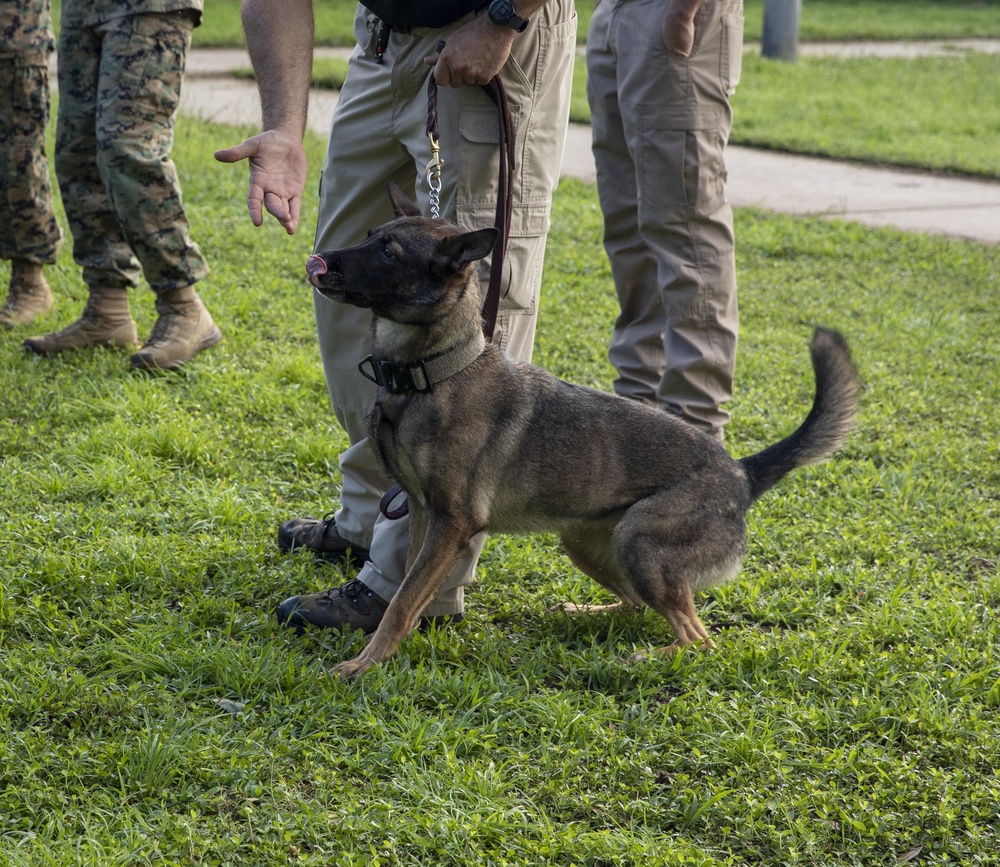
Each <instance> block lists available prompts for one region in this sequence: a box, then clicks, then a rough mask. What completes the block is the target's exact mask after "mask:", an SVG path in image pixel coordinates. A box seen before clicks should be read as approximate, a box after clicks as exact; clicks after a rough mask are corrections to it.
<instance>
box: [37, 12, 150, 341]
mask: <svg viewBox="0 0 1000 867" xmlns="http://www.w3.org/2000/svg"><path fill="white" fill-rule="evenodd" d="M102 38H103V37H102V35H101V34H100V33H99V32H98V31H97V30H95V29H93V28H83V27H72V26H64V27H63V28H62V30H61V32H60V34H59V110H58V116H57V122H56V148H55V166H56V175H57V177H58V180H59V188H60V190H61V192H62V199H63V206H64V207H65V210H66V219H67V221H68V223H69V227H70V233H71V234H72V236H73V258H74V260H75V261H76V263H77V264H78V265H79V266H80V267H81V268H82V269H83V279H84V282H85V283H86V284H87V287H88V290H89V297H88V299H87V304H86V306H85V307H84V310H83V313H82V314H81V317H80V319H79V320H77V321H76V322H74V323H73V324H71V325H69V326H68V327H66V328H64V329H62V330H61V331H57V332H54V333H52V334H46V335H43V336H39V337H29V338H28V339H27V340H25V341H24V345H25V347H26V348H27V349H30V350H32V351H33V352H36V353H38V354H40V355H49V354H51V353H58V352H65V351H67V350H71V349H81V348H84V347H88V346H94V345H97V344H109V345H113V346H132V345H134V344H135V343H137V342H138V339H137V336H136V331H135V323H134V322H133V321H132V317H131V316H130V314H129V310H128V289H129V288H130V287H134V286H137V285H138V284H139V275H140V270H139V263H138V261H137V260H136V258H135V256H133V255H132V250H131V248H130V247H129V246H128V244H127V243H126V241H125V239H124V237H123V236H122V233H121V229H120V228H119V225H118V220H117V218H116V217H115V213H114V209H113V208H112V206H111V201H110V199H109V198H108V193H107V190H106V188H105V186H104V181H103V179H102V178H101V174H100V170H99V169H98V166H97V138H96V135H95V128H94V127H95V118H96V115H97V105H98V101H99V97H100V91H99V71H100V63H101V43H102Z"/></svg>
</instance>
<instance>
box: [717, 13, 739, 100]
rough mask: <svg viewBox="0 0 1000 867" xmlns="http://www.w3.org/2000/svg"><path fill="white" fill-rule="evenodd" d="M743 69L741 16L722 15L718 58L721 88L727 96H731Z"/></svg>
mask: <svg viewBox="0 0 1000 867" xmlns="http://www.w3.org/2000/svg"><path fill="white" fill-rule="evenodd" d="M742 69H743V16H742V15H738V14H724V15H723V16H722V51H721V54H720V57H719V72H720V73H721V76H722V87H723V89H724V90H725V92H726V95H727V96H732V95H733V93H734V92H735V91H736V85H737V84H739V83H740V74H741V72H742Z"/></svg>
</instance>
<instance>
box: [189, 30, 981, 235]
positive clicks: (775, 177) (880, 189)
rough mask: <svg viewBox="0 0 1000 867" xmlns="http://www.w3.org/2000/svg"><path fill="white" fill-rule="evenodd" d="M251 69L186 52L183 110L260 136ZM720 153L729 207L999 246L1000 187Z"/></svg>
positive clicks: (589, 166) (240, 57) (590, 169)
mask: <svg viewBox="0 0 1000 867" xmlns="http://www.w3.org/2000/svg"><path fill="white" fill-rule="evenodd" d="M862 46H863V48H862ZM751 50H752V49H751ZM800 50H801V53H803V54H836V55H838V56H860V55H861V54H865V55H869V56H870V55H873V54H874V55H878V56H909V57H912V56H921V55H928V54H948V53H961V52H962V51H967V50H977V51H986V52H989V53H1000V40H976V41H965V40H949V41H947V42H933V43H928V42H923V43H863V44H846V45H843V44H830V45H825V44H811V45H810V44H803V45H802V46H800ZM322 54H329V55H333V56H344V54H345V53H344V51H343V50H340V49H318V50H317V56H319V55H322ZM249 65H250V64H249V60H248V59H247V56H246V53H245V52H243V51H242V50H239V49H233V50H231V49H223V50H209V49H194V50H192V51H191V54H190V56H189V59H188V68H187V77H186V78H185V81H184V89H183V93H182V98H181V111H182V112H184V113H186V114H190V115H194V116H196V117H198V118H200V119H202V120H207V121H213V122H215V123H222V124H227V125H237V126H247V127H250V128H251V129H253V130H259V128H260V103H259V99H258V96H257V87H256V85H255V84H254V83H253V82H251V81H247V80H241V79H237V78H232V77H231V75H230V73H231V71H232V70H233V69H234V68H238V67H248V66H249ZM336 102H337V95H336V94H335V93H332V92H330V91H313V92H312V93H311V94H310V102H309V128H310V129H312V130H313V131H315V132H317V133H318V134H320V135H326V133H327V131H328V129H329V125H330V117H331V115H332V113H333V107H334V106H335V105H336ZM237 138H238V136H234V138H233V140H232V141H230V142H220V143H219V146H220V147H225V146H228V145H231V144H236V143H237ZM726 154H727V160H726V162H727V165H728V168H729V183H728V186H727V192H728V195H729V200H730V201H731V202H732V204H733V205H734V206H735V207H756V208H764V209H768V210H773V211H778V212H781V213H790V214H803V215H812V216H820V217H827V218H835V219H843V220H855V221H858V222H860V223H864V224H866V225H870V226H893V227H895V228H898V229H903V230H905V231H913V232H927V233H930V234H939V235H951V236H955V237H961V238H969V239H972V240H975V241H980V242H983V243H987V244H1000V182H995V181H985V180H984V181H977V180H970V179H964V178H949V177H945V176H939V175H931V174H924V173H920V172H911V171H905V170H898V169H882V168H875V167H872V166H866V165H860V164H855V163H845V162H838V161H835V160H827V159H817V158H812V157H802V156H796V155H791V154H783V153H778V152H775V151H765V150H759V149H756V148H745V147H737V146H730V147H729V148H728V149H727V151H726ZM562 172H563V175H564V176H571V177H577V178H580V179H582V180H584V181H588V182H589V181H593V180H594V160H593V156H592V154H591V150H590V127H589V126H584V125H580V124H570V129H569V135H568V137H567V140H566V150H565V153H564V156H563V165H562Z"/></svg>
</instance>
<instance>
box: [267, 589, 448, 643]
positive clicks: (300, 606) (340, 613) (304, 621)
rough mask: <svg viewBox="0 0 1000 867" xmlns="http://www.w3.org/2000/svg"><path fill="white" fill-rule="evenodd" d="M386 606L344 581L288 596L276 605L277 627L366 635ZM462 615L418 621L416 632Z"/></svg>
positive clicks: (372, 629)
mask: <svg viewBox="0 0 1000 867" xmlns="http://www.w3.org/2000/svg"><path fill="white" fill-rule="evenodd" d="M388 607H389V603H388V602H387V601H386V600H385V599H383V598H382V597H381V596H378V595H377V594H376V593H375V592H374V591H373V590H371V589H369V588H368V587H367V586H366V585H365V584H362V583H361V582H360V581H358V580H357V579H354V580H353V581H347V582H346V583H344V584H341V585H340V586H339V587H333V588H331V589H329V590H324V591H323V592H321V593H310V594H308V595H306V596H290V597H289V598H288V599H286V600H285V601H284V602H281V603H279V604H278V608H277V612H276V613H277V615H278V623H280V624H281V625H282V626H291V627H294V628H296V629H299V630H302V629H304V628H305V627H306V626H307V625H311V626H320V627H322V628H323V629H339V630H341V631H343V630H345V629H360V630H362V631H363V632H364V633H365V634H366V635H370V634H371V633H373V632H374V631H375V630H376V629H378V625H379V623H381V622H382V615H384V614H385V612H386V609H387V608H388ZM463 617H464V615H463V614H440V615H437V616H436V617H422V618H421V619H420V628H421V629H423V628H426V627H427V626H428V625H429V624H431V623H436V624H439V625H444V624H446V623H458V622H459V621H460V620H462V618H463Z"/></svg>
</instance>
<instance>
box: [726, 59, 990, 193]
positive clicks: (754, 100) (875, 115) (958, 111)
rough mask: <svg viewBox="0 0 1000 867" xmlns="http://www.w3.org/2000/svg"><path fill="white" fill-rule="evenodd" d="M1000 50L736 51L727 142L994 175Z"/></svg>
mask: <svg viewBox="0 0 1000 867" xmlns="http://www.w3.org/2000/svg"><path fill="white" fill-rule="evenodd" d="M997 80H1000V55H987V54H971V53H970V54H965V55H962V56H959V57H922V58H918V59H913V60H901V59H900V60H897V59H878V58H858V59H852V60H840V59H836V58H832V57H825V58H820V57H802V58H800V59H799V61H798V62H797V63H795V64H787V63H782V62H780V61H775V60H765V59H763V58H761V57H759V56H757V55H754V54H747V55H745V56H744V58H743V79H742V81H741V83H740V85H739V87H738V88H737V90H736V94H735V96H734V98H733V113H734V121H733V130H732V137H731V141H733V142H734V143H737V144H744V145H751V146H756V147H766V148H775V149H778V150H787V151H793V152H795V153H806V154H819V155H822V156H830V157H837V158H847V159H855V160H863V161H866V162H875V163H889V164H893V165H900V166H914V167H919V168H926V169H935V170H949V171H956V172H962V173H967V174H973V175H986V176H991V177H1000V91H998V90H997V88H996V87H995V83H996V82H997Z"/></svg>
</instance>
